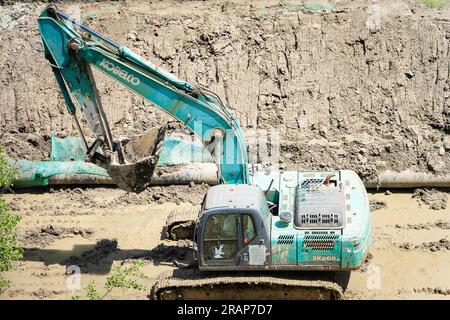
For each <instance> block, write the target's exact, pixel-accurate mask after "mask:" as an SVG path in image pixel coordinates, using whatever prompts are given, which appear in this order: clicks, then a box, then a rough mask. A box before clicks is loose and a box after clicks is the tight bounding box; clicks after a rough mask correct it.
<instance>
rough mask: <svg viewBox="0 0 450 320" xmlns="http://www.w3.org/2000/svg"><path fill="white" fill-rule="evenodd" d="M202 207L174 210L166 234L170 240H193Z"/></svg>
mask: <svg viewBox="0 0 450 320" xmlns="http://www.w3.org/2000/svg"><path fill="white" fill-rule="evenodd" d="M199 212H200V207H192V208H181V209H175V210H173V211H172V212H171V213H170V214H169V216H168V217H167V220H166V226H165V234H166V238H167V239H170V240H175V241H176V240H183V239H186V240H192V239H193V237H194V229H195V221H196V219H197V218H198V214H199Z"/></svg>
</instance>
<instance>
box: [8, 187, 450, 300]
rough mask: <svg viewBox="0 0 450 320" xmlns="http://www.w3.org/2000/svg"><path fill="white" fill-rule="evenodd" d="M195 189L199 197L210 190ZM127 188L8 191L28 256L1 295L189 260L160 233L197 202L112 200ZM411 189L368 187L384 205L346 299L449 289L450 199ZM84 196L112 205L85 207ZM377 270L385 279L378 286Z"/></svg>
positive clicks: (125, 294)
mask: <svg viewBox="0 0 450 320" xmlns="http://www.w3.org/2000/svg"><path fill="white" fill-rule="evenodd" d="M74 190H76V192H74ZM80 190H81V192H80ZM195 193H198V194H196V197H198V198H199V199H200V198H202V196H203V193H204V191H198V190H197V191H195ZM193 194H194V192H192V191H191V189H188V188H179V189H178V197H180V198H183V197H184V199H188V198H189V197H193ZM74 195H77V196H76V198H75V197H74ZM126 195H127V193H126V192H125V191H122V190H119V189H117V188H95V189H93V188H86V189H73V190H70V189H62V190H58V191H56V190H54V192H48V190H46V189H34V190H31V191H30V190H24V191H22V192H20V193H10V194H5V195H4V197H5V199H6V200H7V202H8V203H12V204H13V205H12V208H13V211H14V212H15V213H18V214H20V215H21V216H22V220H21V222H20V224H19V226H18V229H17V230H18V233H19V237H18V239H19V242H20V244H21V245H22V246H23V247H24V248H25V257H24V260H23V261H19V262H16V263H15V270H14V271H11V272H6V273H5V276H6V277H7V278H8V279H10V280H12V286H11V288H9V289H8V290H7V291H6V292H4V293H3V294H1V295H0V299H70V298H71V297H72V296H73V295H80V296H81V297H82V298H83V299H84V298H86V296H85V292H84V290H83V288H85V287H86V286H87V285H88V284H89V282H91V281H92V280H94V281H95V282H96V283H97V284H98V285H99V287H101V284H102V283H104V281H105V278H106V277H107V276H108V275H109V274H110V272H111V268H112V266H114V265H116V264H121V263H124V262H127V261H130V260H132V259H143V261H144V262H145V264H144V268H143V271H144V273H145V275H146V276H147V277H148V278H147V279H146V280H145V281H146V282H145V284H146V285H147V287H148V288H150V287H151V285H152V283H153V282H154V281H156V279H157V277H158V275H159V274H160V273H161V272H164V271H167V270H172V269H174V268H176V267H178V266H181V265H189V264H191V263H192V247H193V243H192V242H191V241H189V240H179V241H170V240H167V239H165V237H164V235H163V233H164V227H165V223H166V220H167V218H168V217H169V215H170V214H171V213H172V212H174V211H175V210H177V211H189V210H192V208H193V205H192V203H190V202H185V201H184V202H180V204H178V205H177V204H175V203H174V202H171V201H167V202H164V203H157V202H155V201H150V202H144V203H137V202H136V203H132V204H126V205H115V204H114V203H115V202H114V201H115V200H116V199H119V198H121V197H124V196H126ZM411 197H412V192H393V193H392V194H391V195H389V196H386V195H385V194H384V193H383V192H381V191H380V192H376V193H370V194H369V199H370V201H372V202H384V203H385V204H386V206H385V207H384V208H380V209H379V210H377V211H376V212H375V213H374V214H373V216H372V223H373V244H372V246H371V249H370V254H369V256H368V258H367V261H366V262H365V264H364V266H363V268H362V269H361V270H360V271H354V272H352V274H351V277H350V282H349V284H348V288H347V291H346V293H345V295H344V298H345V299H441V298H443V299H448V298H450V295H449V292H450V277H449V273H448V272H449V270H450V250H448V248H449V246H450V243H449V240H450V237H449V230H450V229H449V228H450V225H449V224H450V209H449V208H446V209H442V210H438V211H437V210H433V209H430V208H429V207H428V206H419V205H418V203H417V202H416V201H414V200H412V199H411ZM85 199H89V203H94V204H97V205H100V204H101V203H105V206H104V207H102V208H100V207H99V208H97V209H95V208H89V207H88V208H87V209H85V210H83V209H81V208H83V207H84V206H85V204H86V200H85ZM30 204H31V206H32V207H33V209H32V211H30ZM50 225H51V227H49V226H50ZM29 234H33V236H28V237H27V236H26V235H29ZM49 235H50V236H49ZM406 244H407V245H406ZM435 247H436V248H435ZM71 265H76V266H78V267H79V268H80V271H81V289H80V290H71V289H68V287H67V285H66V281H67V279H68V275H67V270H68V269H67V268H68V267H69V266H71ZM377 275H378V276H379V277H380V278H379V279H380V287H379V288H378V287H377V286H373V283H375V284H376V283H377V282H376V281H374V279H377V278H376V276H377ZM374 277H375V278H374ZM147 295H148V292H147V291H146V292H143V291H138V290H131V289H130V290H114V292H113V295H112V296H111V298H122V299H146V298H147Z"/></svg>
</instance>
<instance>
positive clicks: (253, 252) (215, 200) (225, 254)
mask: <svg viewBox="0 0 450 320" xmlns="http://www.w3.org/2000/svg"><path fill="white" fill-rule="evenodd" d="M270 221H271V214H270V212H269V207H268V205H267V202H266V199H265V197H264V193H263V192H262V190H261V189H260V188H259V187H257V186H251V185H231V184H224V185H218V186H214V187H211V188H210V189H209V190H208V192H207V195H206V197H205V200H204V202H203V208H202V212H201V214H200V223H199V228H198V230H199V234H198V260H199V266H200V269H208V270H233V269H238V268H239V269H241V268H242V266H253V267H252V268H264V266H265V265H266V255H265V253H266V246H265V245H266V244H268V243H269V241H270V240H269V231H270V230H269V229H268V228H267V226H270ZM258 250H259V251H258ZM256 260H258V261H256Z"/></svg>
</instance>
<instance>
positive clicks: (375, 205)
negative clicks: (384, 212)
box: [370, 200, 386, 211]
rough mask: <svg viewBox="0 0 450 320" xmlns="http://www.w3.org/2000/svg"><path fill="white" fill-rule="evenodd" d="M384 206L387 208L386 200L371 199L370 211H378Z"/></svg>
mask: <svg viewBox="0 0 450 320" xmlns="http://www.w3.org/2000/svg"><path fill="white" fill-rule="evenodd" d="M384 208H386V202H384V201H377V200H372V201H370V211H376V210H380V209H384Z"/></svg>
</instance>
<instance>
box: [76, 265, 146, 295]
mask: <svg viewBox="0 0 450 320" xmlns="http://www.w3.org/2000/svg"><path fill="white" fill-rule="evenodd" d="M143 266H144V261H143V260H142V259H139V260H134V261H133V262H132V263H131V264H128V265H118V266H114V267H113V268H112V272H111V275H110V276H109V277H107V278H106V282H105V285H104V290H105V293H104V294H103V295H102V294H101V293H100V292H99V291H98V290H97V286H96V284H95V281H92V282H90V283H89V285H88V286H87V287H86V288H85V292H86V296H87V297H88V299H89V300H103V299H104V298H105V297H106V296H107V295H109V294H110V293H111V292H112V290H113V289H114V288H126V289H134V290H145V289H146V287H145V286H144V285H142V284H141V283H140V280H142V279H144V278H146V276H145V274H144V273H143V272H142V270H141V269H142V267H143ZM72 298H73V297H72Z"/></svg>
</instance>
